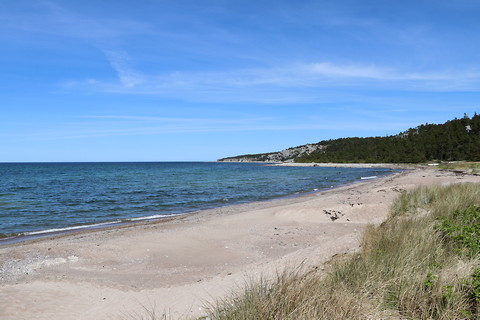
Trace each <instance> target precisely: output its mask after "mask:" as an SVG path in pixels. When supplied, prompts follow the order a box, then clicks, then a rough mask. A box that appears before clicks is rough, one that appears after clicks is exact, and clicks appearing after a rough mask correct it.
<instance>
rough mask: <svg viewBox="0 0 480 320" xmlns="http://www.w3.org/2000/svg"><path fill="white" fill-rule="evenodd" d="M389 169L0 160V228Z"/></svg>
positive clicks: (172, 207) (282, 192)
mask: <svg viewBox="0 0 480 320" xmlns="http://www.w3.org/2000/svg"><path fill="white" fill-rule="evenodd" d="M390 173H392V170H391V169H381V168H321V167H278V166H265V165H261V164H252V163H207V162H155V163H17V164H14V163H3V164H0V234H16V233H29V232H36V231H44V230H50V229H57V228H71V227H72V226H78V225H87V224H98V223H104V222H112V221H120V220H123V219H133V220H135V219H141V218H146V217H149V218H155V217H162V216H170V215H174V214H180V213H188V212H194V211H198V210H201V209H208V208H215V207H221V206H225V205H231V204H238V203H244V202H252V201H258V200H266V199H273V198H276V197H281V196H287V195H293V194H297V193H302V192H311V191H316V190H320V189H326V188H331V187H335V186H339V185H342V184H346V183H351V182H354V181H357V180H360V178H361V177H369V176H382V175H386V174H390Z"/></svg>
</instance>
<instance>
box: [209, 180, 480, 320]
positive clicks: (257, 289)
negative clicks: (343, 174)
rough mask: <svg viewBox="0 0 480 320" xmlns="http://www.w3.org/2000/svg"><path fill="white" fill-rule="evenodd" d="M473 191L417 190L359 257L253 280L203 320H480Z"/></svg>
mask: <svg viewBox="0 0 480 320" xmlns="http://www.w3.org/2000/svg"><path fill="white" fill-rule="evenodd" d="M479 239H480V186H479V185H476V184H457V185H451V186H447V187H429V188H427V187H420V188H418V189H416V190H414V191H412V192H408V193H404V194H402V195H401V196H400V197H399V198H398V200H397V201H396V202H395V203H394V205H393V206H392V209H391V216H390V218H389V219H387V221H385V222H384V223H383V224H382V225H380V226H377V227H375V226H370V227H369V228H367V230H366V232H365V233H364V237H363V240H362V249H361V251H360V252H359V253H357V254H354V255H352V256H350V257H349V258H347V259H342V260H339V261H336V262H333V263H332V266H331V268H330V269H329V271H328V272H327V273H326V274H323V273H319V272H318V271H317V270H315V269H314V270H309V271H301V270H295V271H293V272H284V273H281V274H279V275H278V276H277V278H276V279H275V280H274V281H266V280H262V281H260V282H252V283H251V284H249V285H248V286H247V287H246V288H245V289H244V291H243V292H241V293H235V294H232V295H231V296H230V297H229V298H226V299H225V300H223V301H219V302H218V303H217V304H216V305H215V306H213V307H212V308H210V312H209V314H208V317H207V318H209V319H479V318H480V249H479V248H480V243H479V241H480V240H479Z"/></svg>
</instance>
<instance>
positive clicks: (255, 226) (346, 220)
mask: <svg viewBox="0 0 480 320" xmlns="http://www.w3.org/2000/svg"><path fill="white" fill-rule="evenodd" d="M458 182H480V177H479V176H472V175H461V174H458V173H457V174H455V173H453V172H449V171H440V170H435V169H431V168H423V169H422V168H416V169H414V170H409V171H406V172H403V173H400V174H396V175H394V176H389V177H386V178H381V179H374V180H366V181H365V182H362V183H357V184H354V185H349V186H344V187H341V188H337V189H332V190H328V191H323V192H318V193H314V194H308V195H304V196H301V197H296V198H288V199H280V200H275V201H266V202H257V203H251V204H246V205H237V206H230V207H224V208H219V209H215V210H208V211H204V212H201V213H198V214H193V215H189V216H184V217H182V218H177V219H173V220H172V221H169V222H162V223H158V222H157V223H149V224H137V225H133V226H129V227H123V228H111V229H104V230H97V231H89V232H80V233H74V234H70V235H67V236H61V237H55V238H49V239H42V240H36V241H30V242H24V243H20V244H15V245H7V246H2V247H0V319H2V320H3V319H29V320H31V319H49V320H56V319H62V320H68V319H89V320H90V319H141V315H145V312H146V309H147V310H155V311H156V312H157V313H158V314H161V313H162V312H164V311H166V312H168V313H169V314H170V315H171V316H172V318H173V319H183V318H191V317H194V316H201V315H202V314H203V308H204V305H205V303H207V302H213V301H215V299H218V298H221V297H223V296H225V295H226V294H228V293H229V292H231V291H232V290H235V289H236V288H239V287H241V286H243V284H244V283H245V281H247V279H250V278H256V277H259V276H260V275H264V276H265V277H267V278H268V277H272V276H273V275H274V274H275V272H276V271H277V270H282V269H283V268H285V266H296V265H299V264H300V263H303V264H304V265H305V267H306V268H308V267H310V266H315V265H317V266H320V267H321V266H322V264H323V263H325V262H327V261H328V260H329V259H331V258H332V256H334V255H338V254H344V253H348V252H352V251H355V250H358V246H359V238H360V236H361V232H362V230H363V229H364V227H365V226H366V225H367V224H370V223H374V224H378V223H380V222H382V221H383V220H384V219H385V218H386V217H387V215H388V211H389V207H390V205H391V204H392V202H393V200H394V199H395V198H396V197H397V196H398V194H399V193H400V192H403V191H404V190H410V189H412V188H414V187H415V186H419V185H432V184H450V183H458ZM325 211H327V212H328V213H330V214H326V213H325ZM335 213H336V214H337V215H338V217H339V218H338V219H336V220H335V221H333V220H332V219H331V217H332V215H335Z"/></svg>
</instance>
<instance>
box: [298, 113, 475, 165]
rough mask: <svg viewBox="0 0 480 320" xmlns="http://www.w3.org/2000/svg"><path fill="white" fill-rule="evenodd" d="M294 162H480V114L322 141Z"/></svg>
mask: <svg viewBox="0 0 480 320" xmlns="http://www.w3.org/2000/svg"><path fill="white" fill-rule="evenodd" d="M317 145H322V146H324V148H320V149H318V150H317V151H314V152H312V153H310V154H302V155H300V156H299V157H296V158H295V159H294V161H295V162H340V163H341V162H360V163H361V162H365V163H419V162H426V161H460V160H466V161H480V116H479V115H477V114H476V113H475V114H474V116H473V117H472V118H470V117H468V116H467V115H466V114H465V115H464V117H463V118H461V119H457V118H455V119H454V120H450V121H447V122H445V123H443V124H428V123H426V124H422V125H420V126H418V127H416V128H412V129H409V130H407V131H405V132H402V133H400V134H397V135H394V136H387V137H371V138H341V139H334V140H326V141H320V142H319V143H317Z"/></svg>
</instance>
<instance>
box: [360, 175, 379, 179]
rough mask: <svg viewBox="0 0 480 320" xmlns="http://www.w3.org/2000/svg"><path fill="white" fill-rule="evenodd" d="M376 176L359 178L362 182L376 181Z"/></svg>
mask: <svg viewBox="0 0 480 320" xmlns="http://www.w3.org/2000/svg"><path fill="white" fill-rule="evenodd" d="M377 178H378V177H377V176H370V177H360V179H362V180H370V179H377Z"/></svg>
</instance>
